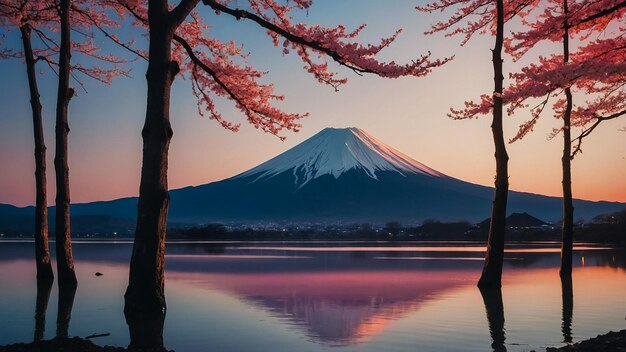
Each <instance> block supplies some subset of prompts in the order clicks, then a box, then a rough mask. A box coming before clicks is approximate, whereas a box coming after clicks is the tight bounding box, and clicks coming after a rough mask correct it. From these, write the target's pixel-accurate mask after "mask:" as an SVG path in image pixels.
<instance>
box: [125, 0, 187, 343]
mask: <svg viewBox="0 0 626 352" xmlns="http://www.w3.org/2000/svg"><path fill="white" fill-rule="evenodd" d="M148 17H149V26H150V48H149V58H150V60H149V61H150V62H149V64H148V72H147V74H146V79H147V81H148V104H147V111H146V120H145V124H144V127H143V130H142V132H141V134H142V137H143V165H142V169H141V184H140V187H139V204H138V214H137V228H136V230H135V244H134V246H133V253H132V258H131V262H130V275H129V280H128V288H127V289H126V294H125V296H124V298H125V306H124V312H125V314H126V320H127V321H136V320H137V319H140V318H141V317H142V316H152V317H155V318H154V319H157V320H158V317H159V316H164V314H165V310H166V304H165V294H164V278H163V274H164V265H165V231H166V225H167V210H168V205H169V194H168V187H167V163H168V150H169V145H170V139H171V138H172V128H171V125H170V118H169V104H170V89H171V86H172V82H173V81H174V77H175V76H176V74H177V73H178V71H179V67H178V64H177V63H176V62H175V61H172V59H171V43H172V37H173V33H174V30H173V29H172V26H171V25H170V23H169V18H168V9H167V1H151V2H150V6H149V11H148ZM132 332H133V331H131V346H130V347H131V348H151V349H154V348H160V347H162V339H161V340H160V344H161V346H158V343H159V341H158V340H152V341H150V340H151V339H142V338H138V337H140V336H142V334H141V333H138V334H132Z"/></svg>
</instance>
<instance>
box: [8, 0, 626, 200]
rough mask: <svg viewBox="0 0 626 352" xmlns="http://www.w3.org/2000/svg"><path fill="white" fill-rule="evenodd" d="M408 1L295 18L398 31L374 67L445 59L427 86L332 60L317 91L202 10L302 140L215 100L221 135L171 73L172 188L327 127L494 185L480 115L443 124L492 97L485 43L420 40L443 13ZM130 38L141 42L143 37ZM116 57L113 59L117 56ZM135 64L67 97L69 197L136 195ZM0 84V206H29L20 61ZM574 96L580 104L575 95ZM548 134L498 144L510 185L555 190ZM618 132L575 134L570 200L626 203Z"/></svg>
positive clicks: (509, 123)
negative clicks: (344, 80)
mask: <svg viewBox="0 0 626 352" xmlns="http://www.w3.org/2000/svg"><path fill="white" fill-rule="evenodd" d="M417 4H423V2H422V1H375V0H343V1H330V0H325V1H324V0H317V1H316V2H314V5H313V7H312V8H311V9H310V10H309V11H308V14H307V13H305V12H303V13H301V14H300V15H299V16H298V17H297V18H298V19H299V20H302V21H306V22H309V23H319V24H323V25H327V26H334V25H337V24H345V25H347V26H348V27H349V28H354V27H356V26H357V25H358V24H360V23H367V24H368V27H367V29H366V30H365V31H364V32H363V33H362V35H361V36H359V37H358V41H360V42H376V41H377V40H378V39H380V38H382V37H385V36H388V35H390V34H392V33H393V32H394V31H395V29H397V28H399V27H401V28H403V29H404V31H403V33H402V34H401V35H400V37H399V38H398V40H397V41H396V42H395V43H393V44H392V45H391V47H389V48H387V49H386V50H385V51H384V52H383V54H382V55H381V56H380V59H381V60H384V61H390V60H395V61H396V62H402V63H403V62H408V61H410V60H411V59H412V58H414V57H417V56H418V55H420V54H424V53H426V52H428V51H430V52H432V55H433V56H434V57H444V56H450V55H455V58H454V60H453V61H452V62H450V63H448V64H446V65H445V66H443V67H440V68H438V69H435V70H434V71H433V72H432V74H430V75H429V76H427V77H424V78H402V79H396V80H387V79H382V78H378V77H375V76H371V75H366V76H358V75H356V74H354V73H353V72H351V71H349V70H347V69H344V68H342V67H339V66H333V67H334V68H335V69H336V71H338V72H340V73H341V74H342V75H344V76H346V77H348V78H349V82H348V84H347V85H344V86H342V87H341V88H340V90H339V92H335V91H334V90H333V89H332V87H329V86H325V85H321V84H319V83H317V81H316V80H315V79H314V78H313V77H312V76H311V75H310V74H308V73H307V72H306V71H305V70H303V69H302V66H303V65H302V63H301V61H300V59H299V58H298V57H297V56H295V55H287V56H283V55H282V53H281V50H280V49H277V48H274V47H273V46H272V42H271V39H270V38H269V37H268V36H266V35H265V33H264V31H262V30H260V29H259V27H258V26H256V25H255V24H254V23H252V22H249V21H248V22H247V21H236V20H235V19H233V18H232V17H229V16H226V15H219V16H218V15H215V14H214V13H212V12H211V11H209V10H208V9H206V8H203V7H202V6H201V7H200V11H201V13H203V16H204V18H205V19H206V20H207V21H209V23H210V24H211V25H212V26H213V27H212V29H211V33H212V35H214V36H215V37H218V38H220V39H224V40H230V39H234V40H236V41H237V42H239V43H241V44H243V45H244V47H245V49H246V51H249V52H250V53H251V55H250V58H249V62H250V63H251V64H253V65H254V66H255V67H257V68H258V69H260V70H263V71H269V74H268V75H267V76H266V78H265V79H264V81H265V82H274V83H275V85H276V91H277V92H278V93H282V94H285V95H286V99H285V101H284V102H283V103H280V105H279V106H281V107H283V108H284V109H285V110H287V111H289V112H309V113H310V116H309V117H307V118H306V119H303V120H302V121H301V123H302V124H303V128H302V130H301V131H300V132H299V133H287V132H285V133H284V135H285V136H286V137H287V140H286V141H284V142H281V141H280V140H279V139H278V138H276V137H274V136H272V135H269V134H265V133H262V132H261V131H260V130H256V129H254V128H253V127H251V126H249V125H247V124H246V122H245V121H244V119H243V116H242V114H240V113H239V112H238V111H236V110H235V109H234V107H233V104H232V102H230V101H220V104H219V108H220V110H221V112H222V113H223V115H224V117H225V118H227V119H229V120H230V121H233V122H241V123H242V128H241V131H239V132H238V133H232V132H229V131H226V130H224V129H222V128H221V127H220V126H219V125H218V124H217V123H216V122H214V121H210V120H208V119H206V118H201V117H200V116H199V115H198V112H197V107H196V103H195V98H194V97H193V95H192V94H191V84H190V82H189V81H185V80H182V79H180V78H178V79H177V80H176V82H175V84H174V88H173V92H172V101H171V119H172V125H173V129H174V137H173V139H172V143H171V149H170V169H169V184H170V188H171V189H175V188H180V187H184V186H188V185H199V184H204V183H209V182H212V181H216V180H220V179H223V178H227V177H230V176H232V175H235V174H238V173H240V172H243V171H246V170H247V169H249V168H251V167H253V166H256V165H257V164H259V163H261V162H264V161H266V160H267V159H269V158H271V157H273V156H275V155H277V154H278V153H281V152H283V151H285V150H287V149H289V148H291V147H293V146H294V145H296V144H298V143H299V142H301V141H303V140H305V139H306V138H309V137H310V136H312V135H313V134H315V133H317V132H318V131H319V130H321V129H323V128H324V127H359V128H362V129H364V130H365V131H367V132H368V133H370V134H372V135H373V136H375V137H377V138H378V139H380V140H382V141H383V142H385V143H387V144H389V145H391V146H392V147H394V148H396V149H398V150H400V151H402V152H403V153H405V154H407V155H409V156H411V157H412V158H414V159H416V160H418V161H419V162H421V163H423V164H426V165H428V166H429V167H431V168H433V169H436V170H438V171H440V172H443V173H445V174H447V175H449V176H453V177H456V178H459V179H462V180H465V181H469V182H473V183H477V184H482V185H492V183H493V177H494V168H495V162H494V158H493V143H492V139H491V131H490V129H489V125H490V116H485V117H482V118H480V119H477V120H467V121H454V120H451V119H450V118H448V117H446V113H447V112H448V110H449V108H451V107H457V108H458V107H462V105H463V102H464V101H465V100H470V99H474V98H477V97H478V96H479V94H481V93H488V92H491V91H492V90H493V88H492V86H493V80H492V77H493V73H492V68H491V61H490V60H491V52H490V48H491V47H492V46H493V44H492V38H490V37H489V36H482V37H476V38H474V39H473V40H472V41H470V42H469V43H468V44H467V45H466V46H465V47H460V46H459V43H460V39H461V38H445V37H443V35H435V36H428V37H427V36H424V35H423V32H424V31H425V30H427V29H428V28H429V25H430V24H432V23H434V22H436V21H438V20H440V19H441V18H442V17H441V15H439V14H437V15H426V14H422V13H418V12H417V11H415V10H414V7H415V5H417ZM513 25H515V24H513ZM510 29H511V28H510V27H509V29H508V30H510ZM126 32H128V33H129V32H130V31H128V30H126V31H125V33H126ZM136 32H137V31H136V30H135V31H133V33H136ZM128 33H127V34H128ZM137 40H138V42H139V43H141V44H142V45H145V43H144V42H145V41H146V39H145V38H143V37H138V38H137ZM102 41H103V43H104V42H105V41H104V39H103V40H102ZM19 43H20V42H19V37H18V36H17V33H16V32H13V33H10V34H9V36H8V38H7V40H6V41H5V44H7V45H13V46H16V47H17V48H20V44H19ZM103 48H104V49H105V50H107V49H110V48H112V45H111V44H108V43H104V44H103ZM559 48H560V46H559V44H554V45H543V46H542V47H541V48H539V50H534V51H531V52H530V53H529V54H527V56H526V57H525V58H524V59H523V60H521V61H520V62H519V63H513V62H512V60H511V59H510V58H509V57H505V62H504V65H505V70H507V71H508V72H514V71H516V70H518V69H519V68H520V67H521V66H522V65H524V64H527V63H529V62H532V61H534V60H536V58H537V56H538V55H540V54H543V55H546V54H548V53H550V51H551V50H559ZM113 50H115V51H116V52H119V49H117V48H115V49H113ZM73 60H81V58H80V57H74V58H73ZM146 66H147V65H146V63H145V62H143V61H135V62H133V63H132V64H130V68H131V76H132V77H131V78H126V77H122V78H117V79H116V80H115V81H114V82H113V84H112V85H111V86H106V85H103V84H100V83H95V82H89V81H88V82H87V84H86V88H87V90H88V93H85V92H83V91H81V90H79V89H77V92H78V96H77V97H75V98H74V99H72V101H71V104H70V127H71V132H70V135H69V138H70V159H69V161H70V181H71V187H72V188H71V192H72V197H71V198H72V201H73V202H88V201H95V200H108V199H114V198H119V197H126V196H135V195H137V193H138V189H139V174H140V167H141V147H142V143H141V135H140V131H141V127H142V124H143V120H144V117H145V115H144V114H145V101H146V82H145V79H144V74H145V71H146ZM38 69H41V70H43V72H44V74H43V75H40V76H39V79H40V91H41V95H42V102H43V105H44V124H45V129H46V144H47V147H48V154H47V157H48V190H49V196H48V197H49V198H48V199H49V202H50V203H51V204H52V203H54V187H53V186H54V168H53V163H52V161H53V159H54V153H53V151H54V104H55V99H56V76H55V75H54V73H52V72H51V71H49V70H48V69H47V68H46V67H44V66H43V65H41V64H40V66H38ZM0 77H2V80H1V81H0V86H1V88H0V89H1V90H2V92H3V94H0V107H1V110H0V126H1V127H0V165H1V166H0V170H1V172H0V203H10V204H14V205H18V206H25V205H31V204H34V201H35V197H34V185H35V181H34V158H33V150H34V149H33V148H34V146H33V137H32V135H33V133H32V119H31V112H30V105H29V96H28V87H27V81H26V72H25V69H24V66H23V64H22V63H21V62H20V60H16V59H12V60H5V61H3V62H2V63H0ZM505 84H506V81H505ZM575 99H578V101H581V100H584V97H580V96H577V97H575ZM529 117H530V114H529V113H528V111H525V110H520V111H519V112H518V113H517V114H516V115H515V116H512V117H507V118H506V119H505V128H506V138H507V139H509V138H511V137H512V136H513V135H514V134H515V132H516V131H517V127H518V126H519V124H520V123H522V122H523V121H525V120H526V119H528V118H529ZM558 126H559V121H558V120H556V119H555V118H553V117H552V114H551V113H550V112H549V113H546V114H545V115H544V116H543V117H542V119H541V120H540V122H539V124H538V125H537V126H536V128H535V132H533V133H532V134H531V135H529V136H527V137H526V138H525V139H523V140H521V141H519V142H516V143H514V144H511V145H509V146H508V151H509V156H510V164H509V165H510V184H511V189H513V190H518V191H526V192H532V193H540V194H546V195H555V196H558V195H559V194H560V187H561V174H560V173H561V169H560V155H561V150H562V140H561V136H560V135H559V136H558V137H557V138H556V139H554V140H551V141H549V140H547V138H546V137H547V134H548V133H549V132H550V131H551V130H552V128H555V127H558ZM624 126H626V119H621V120H619V119H617V120H615V121H609V122H607V123H606V124H603V125H601V126H600V127H599V128H598V129H597V130H596V131H594V134H593V135H591V136H590V137H589V138H588V139H586V141H585V142H584V144H583V151H584V153H583V154H581V155H578V156H577V157H576V159H575V160H574V162H573V189H574V197H575V198H583V199H590V200H611V201H622V202H626V132H623V131H619V129H621V128H624ZM207 201H211V200H207ZM216 201H218V200H216Z"/></svg>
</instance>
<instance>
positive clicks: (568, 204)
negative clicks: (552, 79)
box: [559, 0, 574, 277]
mask: <svg viewBox="0 0 626 352" xmlns="http://www.w3.org/2000/svg"><path fill="white" fill-rule="evenodd" d="M563 12H564V14H565V18H566V19H565V22H564V23H563V29H564V31H563V61H564V62H568V61H569V25H568V23H567V13H568V8H567V0H563ZM565 96H566V98H567V105H566V106H565V112H564V114H563V156H561V163H562V164H563V228H562V233H561V236H562V244H561V270H560V272H559V274H560V275H561V277H568V276H571V275H572V250H573V246H574V204H573V201H572V165H571V163H572V156H571V155H572V139H571V138H572V137H571V127H572V124H571V116H572V104H573V102H572V99H573V98H572V92H571V90H570V89H569V87H568V88H565Z"/></svg>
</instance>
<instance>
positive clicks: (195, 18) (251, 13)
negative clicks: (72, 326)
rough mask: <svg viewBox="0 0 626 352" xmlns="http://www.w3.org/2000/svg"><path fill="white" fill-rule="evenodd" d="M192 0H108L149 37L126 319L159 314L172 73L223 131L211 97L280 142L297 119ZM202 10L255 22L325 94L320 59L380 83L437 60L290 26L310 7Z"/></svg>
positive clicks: (422, 71)
mask: <svg viewBox="0 0 626 352" xmlns="http://www.w3.org/2000/svg"><path fill="white" fill-rule="evenodd" d="M199 2H200V0H182V1H180V2H179V3H178V4H177V5H176V6H170V5H169V4H168V2H167V1H166V0H156V1H150V2H149V4H145V3H144V2H141V1H135V0H132V1H131V0H118V4H120V12H123V11H124V10H126V11H127V12H130V13H132V14H133V15H134V17H135V19H136V21H137V22H138V23H140V24H143V25H145V26H146V27H147V29H148V31H149V38H150V45H149V50H148V55H147V59H148V61H149V65H148V72H147V75H146V78H147V81H148V101H147V112H146V120H145V124H144V128H143V131H142V136H143V142H144V149H143V166H142V172H141V184H140V195H139V206H138V217H137V228H136V232H135V244H134V248H133V255H132V259H131V267H130V276H129V285H128V289H127V291H126V294H125V300H126V305H125V312H126V316H127V320H128V319H129V318H128V317H129V316H140V315H141V316H145V315H146V314H148V313H152V314H163V313H164V311H165V297H164V292H163V290H164V282H163V266H164V250H165V232H166V222H167V210H168V205H169V196H168V188H167V167H168V150H169V143H170V139H171V137H172V129H171V125H170V116H169V102H170V89H171V85H172V82H173V80H174V78H175V77H176V76H177V75H179V74H180V75H182V76H183V77H186V78H188V79H190V80H191V82H192V86H193V93H194V94H195V96H196V97H197V98H198V108H199V111H200V113H201V114H205V115H208V117H209V118H210V119H213V120H215V121H217V122H218V123H219V124H220V125H221V126H222V127H224V128H227V129H230V130H233V131H236V130H237V129H238V128H239V124H237V123H235V122H233V121H230V120H226V119H225V118H224V116H223V115H222V114H221V113H220V112H219V111H218V110H217V108H216V105H215V100H216V99H219V98H222V99H226V100H229V101H231V102H232V103H234V106H235V107H236V108H237V109H238V110H239V111H241V113H242V114H243V115H244V116H245V118H246V120H247V121H248V123H250V124H251V125H253V126H254V127H255V128H258V129H261V130H263V131H264V132H268V133H271V134H273V135H277V136H279V137H280V138H283V136H282V135H281V134H280V133H281V131H284V130H291V131H297V130H298V129H299V127H300V125H299V123H298V120H300V119H301V118H302V117H304V116H306V114H295V113H288V112H284V111H282V110H281V109H279V108H277V107H275V106H274V105H273V102H275V101H279V100H282V99H283V96H281V95H277V94H276V93H275V92H274V87H273V85H271V84H263V83H261V82H260V79H261V78H262V77H263V76H264V75H265V73H264V72H262V71H259V70H257V69H255V68H253V67H251V66H248V65H247V64H245V63H244V64H239V63H238V62H241V61H242V60H241V59H245V56H246V55H245V54H244V52H243V51H242V49H241V48H240V47H239V46H238V45H236V44H235V43H234V42H223V41H221V40H218V39H216V38H212V37H210V36H209V35H208V31H207V26H206V24H205V23H204V22H203V20H202V18H201V17H200V14H199V11H200V10H196V7H197V6H198V5H199ZM203 3H204V5H205V7H203V9H202V10H204V11H205V14H207V15H208V14H210V13H211V12H213V13H215V14H216V15H221V16H224V15H225V16H230V17H233V18H234V19H237V20H247V21H251V22H253V23H255V24H257V25H258V26H260V27H261V28H262V29H264V30H265V31H266V33H267V34H268V35H269V36H270V38H271V39H272V40H273V43H274V45H275V46H276V47H278V48H280V50H282V51H283V53H284V54H285V55H288V54H290V53H293V54H295V55H297V56H298V57H299V58H300V59H301V60H302V62H303V64H304V68H305V70H307V71H308V72H309V73H311V74H312V75H313V77H314V78H315V79H316V80H318V81H319V82H321V83H325V84H328V85H330V86H332V87H335V88H337V87H338V86H340V85H341V84H344V83H346V79H345V78H342V77H339V76H338V75H337V73H335V72H333V71H331V69H330V66H329V64H328V62H327V61H326V60H327V59H330V60H332V61H334V62H336V63H338V64H339V65H342V66H345V67H347V68H349V69H351V70H353V71H355V72H357V73H359V74H362V73H372V74H376V75H379V76H382V77H387V78H396V77H401V76H424V75H426V74H427V73H429V72H430V70H431V69H432V68H434V67H437V66H439V65H441V64H443V63H444V62H445V61H446V59H443V60H431V59H430V58H429V54H426V55H424V56H420V57H418V58H417V59H416V60H415V61H413V62H411V63H408V64H404V65H401V64H396V63H394V62H389V63H381V62H379V61H378V60H377V59H376V58H375V56H376V55H377V54H378V53H379V52H380V51H381V50H383V49H384V48H386V47H387V46H389V45H390V44H391V43H392V42H393V40H394V39H395V38H396V36H397V35H398V34H399V31H398V32H396V33H394V34H393V35H391V36H390V37H389V38H385V39H382V40H381V42H380V43H378V44H376V45H362V44H358V43H355V42H354V41H353V39H355V38H356V37H357V36H358V34H359V33H360V32H361V30H362V29H363V28H364V26H361V27H359V28H357V29H356V30H354V31H348V30H347V29H346V28H345V27H344V26H337V27H334V28H327V27H322V26H317V25H307V24H304V23H296V22H295V21H294V20H293V18H292V17H291V14H292V12H293V11H296V10H306V9H308V8H309V7H310V6H311V5H312V1H311V0H294V1H287V2H285V3H282V2H280V1H276V0H248V1H247V2H246V5H247V6H246V8H236V7H234V6H236V5H237V4H236V3H234V2H233V1H225V0H219V1H217V0H204V1H203ZM203 15H204V14H203ZM131 330H132V329H131ZM133 335H134V333H133V332H131V340H133V342H132V343H131V345H134V346H135V347H154V346H145V345H144V346H138V344H140V343H141V342H140V341H139V340H137V339H134V338H133ZM157 347H158V346H157Z"/></svg>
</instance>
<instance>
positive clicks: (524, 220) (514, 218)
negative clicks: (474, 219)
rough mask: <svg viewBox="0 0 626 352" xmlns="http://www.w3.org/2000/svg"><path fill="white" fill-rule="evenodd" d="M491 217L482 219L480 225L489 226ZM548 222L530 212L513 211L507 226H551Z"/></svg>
mask: <svg viewBox="0 0 626 352" xmlns="http://www.w3.org/2000/svg"><path fill="white" fill-rule="evenodd" d="M490 221H491V219H490V218H487V219H485V220H483V221H481V222H480V223H479V224H478V226H479V227H480V228H489V222H490ZM549 225H550V224H548V223H547V222H545V221H543V220H540V219H537V218H536V217H534V216H532V215H530V214H528V213H512V214H511V215H509V216H508V217H507V218H506V227H513V228H531V227H541V226H549Z"/></svg>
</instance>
